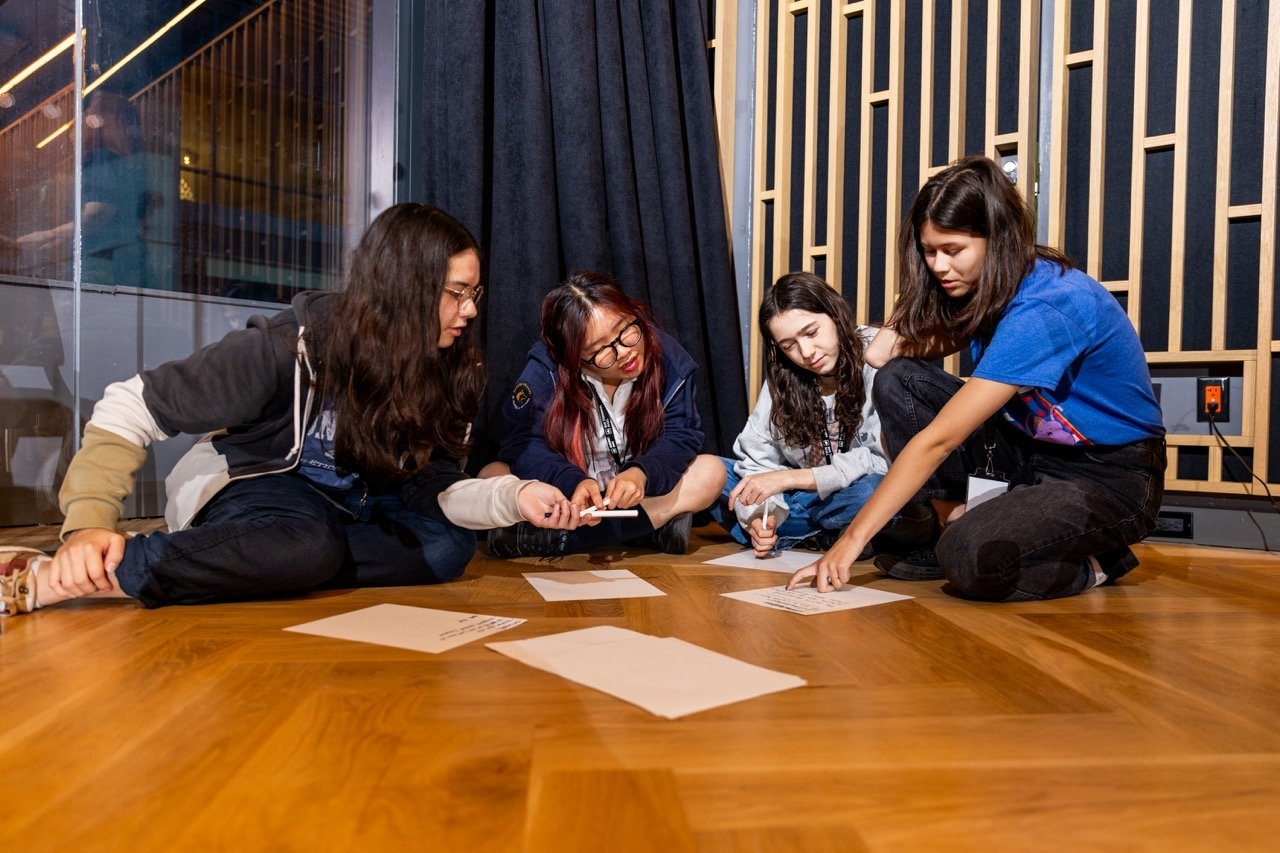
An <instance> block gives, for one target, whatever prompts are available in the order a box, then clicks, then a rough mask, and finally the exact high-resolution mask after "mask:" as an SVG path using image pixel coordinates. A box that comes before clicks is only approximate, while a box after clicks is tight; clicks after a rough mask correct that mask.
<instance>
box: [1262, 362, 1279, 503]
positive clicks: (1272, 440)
mask: <svg viewBox="0 0 1280 853" xmlns="http://www.w3.org/2000/svg"><path fill="white" fill-rule="evenodd" d="M1278 400H1280V355H1273V356H1272V357H1271V412H1272V423H1273V424H1274V414H1275V410H1276V401H1278ZM1267 460H1268V461H1267V470H1266V471H1259V472H1258V476H1259V477H1261V478H1262V479H1264V480H1266V481H1267V482H1268V483H1274V482H1276V481H1277V480H1280V429H1276V428H1275V427H1274V426H1273V427H1272V428H1271V429H1270V430H1268V432H1267Z"/></svg>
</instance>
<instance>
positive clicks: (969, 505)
mask: <svg viewBox="0 0 1280 853" xmlns="http://www.w3.org/2000/svg"><path fill="white" fill-rule="evenodd" d="M1007 491H1009V483H1008V482H1007V481H1005V480H994V479H992V478H990V477H979V476H977V475H976V474H970V475H969V497H968V499H967V500H966V501H965V502H964V508H965V511H966V512H967V511H969V510H971V509H973V508H974V507H975V506H980V505H981V504H984V503H986V502H987V501H989V500H991V499H992V498H998V497H1000V496H1001V495H1003V494H1004V493H1005V492H1007Z"/></svg>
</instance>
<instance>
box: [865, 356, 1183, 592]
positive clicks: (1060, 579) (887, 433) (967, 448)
mask: <svg viewBox="0 0 1280 853" xmlns="http://www.w3.org/2000/svg"><path fill="white" fill-rule="evenodd" d="M960 386H961V383H960V380H959V379H957V378H956V377H954V376H952V375H950V374H949V373H947V372H946V371H944V370H942V369H941V368H939V367H937V366H936V365H933V364H930V363H927V362H924V361H920V360H918V359H912V358H897V359H894V360H893V361H890V362H889V363H888V364H886V365H885V366H884V367H882V368H881V369H880V370H879V371H878V372H877V373H876V381H875V385H874V386H873V389H872V393H873V395H874V398H875V404H876V411H878V412H879V413H880V425H881V428H882V430H883V436H884V438H883V440H884V446H885V448H886V449H887V450H889V451H890V453H893V454H896V453H897V451H899V450H901V448H903V447H904V446H905V445H906V443H907V442H908V441H910V440H911V438H912V437H913V436H915V435H916V434H917V433H918V432H920V431H921V430H922V429H924V428H925V427H926V426H928V424H929V423H930V422H931V421H932V420H933V418H934V416H935V415H936V414H937V413H938V412H939V411H940V410H941V409H942V407H943V406H945V405H946V404H947V402H948V401H949V400H950V399H951V397H952V396H953V395H954V394H955V392H956V391H958V390H959V389H960ZM984 443H994V444H995V445H996V447H995V449H994V453H993V455H994V458H995V467H996V468H997V469H999V470H1001V471H1003V472H1005V473H1006V474H1007V475H1008V477H1009V482H1010V488H1009V491H1008V492H1006V493H1004V494H1002V495H1000V496H999V497H997V498H993V499H992V500H990V501H987V502H986V503H983V504H981V505H979V506H977V507H975V508H974V509H972V510H970V511H968V512H966V513H965V514H964V515H962V516H961V517H960V518H959V519H958V520H957V521H956V522H955V523H954V524H950V525H948V526H947V528H946V530H945V531H944V532H943V533H942V536H941V537H940V538H939V539H938V542H937V545H936V546H935V550H936V552H937V556H938V564H939V565H940V566H941V567H942V569H943V571H944V572H945V574H946V577H947V581H948V584H947V586H946V587H945V589H946V591H947V592H950V593H952V594H954V595H958V596H961V597H964V598H975V599H980V600H985V601H1028V600H1036V599H1045V598H1058V597H1061V596H1066V595H1075V594H1076V593H1079V592H1082V591H1084V590H1085V589H1088V588H1089V586H1090V585H1091V584H1092V582H1093V577H1094V575H1093V568H1092V564H1091V563H1090V560H1089V558H1090V557H1093V558H1095V559H1097V561H1098V563H1099V565H1100V566H1101V568H1102V569H1103V571H1105V572H1106V573H1107V577H1108V579H1110V580H1115V579H1116V578H1118V577H1120V576H1121V575H1123V574H1124V573H1126V572H1128V571H1129V570H1130V569H1132V568H1133V567H1134V566H1136V565H1137V564H1138V560H1137V558H1136V557H1135V556H1134V555H1133V552H1132V551H1130V550H1129V545H1131V544H1133V543H1134V542H1137V541H1138V540H1140V539H1142V538H1143V537H1144V536H1146V535H1147V534H1148V533H1150V532H1151V530H1152V529H1153V527H1154V526H1155V519H1156V513H1157V512H1159V510H1160V501H1161V498H1162V496H1163V495H1164V469H1165V464H1166V454H1165V446H1164V439H1162V438H1152V439H1146V440H1144V441H1136V442H1133V443H1132V444H1121V445H1114V446H1102V445H1077V446H1066V445H1059V444H1050V443H1048V442H1043V441H1036V440H1034V439H1032V438H1030V437H1028V436H1026V435H1024V434H1023V433H1021V432H1019V431H1018V430H1017V429H1015V428H1014V427H1013V426H1011V425H1009V424H1007V423H1005V422H1003V420H1002V419H1000V417H999V415H997V416H996V418H993V419H992V420H991V421H989V422H988V423H987V424H986V425H985V426H984V427H982V428H980V429H978V430H977V431H976V432H975V433H974V434H973V435H972V436H970V437H969V439H968V440H967V441H966V442H965V443H964V444H963V445H961V446H960V447H959V448H957V450H956V452H954V453H952V454H951V455H950V456H949V457H948V458H947V460H946V461H944V462H943V463H942V465H940V466H939V467H938V470H937V471H936V472H934V474H933V476H931V477H930V478H929V480H928V481H927V482H926V483H925V487H924V495H925V496H926V497H933V498H940V499H949V500H964V496H965V488H966V485H967V480H968V475H969V474H970V473H972V472H973V470H974V469H975V468H976V467H979V466H981V465H985V463H986V451H985V450H984V447H983V445H984Z"/></svg>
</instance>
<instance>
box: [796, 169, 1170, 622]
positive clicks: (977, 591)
mask: <svg viewBox="0 0 1280 853" xmlns="http://www.w3.org/2000/svg"><path fill="white" fill-rule="evenodd" d="M898 252H899V261H900V269H901V276H902V285H901V291H900V293H899V297H898V302H897V304H896V305H895V306H894V309H893V312H892V314H891V315H890V317H889V320H888V322H887V323H886V325H885V328H884V329H882V330H881V331H880V333H879V334H878V335H877V336H876V338H875V339H874V340H873V341H872V343H871V344H870V345H869V346H868V348H867V355H866V358H867V362H868V363H869V364H871V365H873V366H876V367H879V368H880V369H879V373H878V374H877V377H876V383H875V386H874V399H875V405H876V409H877V411H879V413H880V418H881V423H882V425H883V436H882V440H883V444H884V446H885V449H886V450H887V451H888V452H889V454H890V455H891V457H892V458H893V464H892V465H891V466H890V468H889V473H888V474H886V475H885V479H884V481H883V482H882V483H881V485H880V487H879V488H878V489H877V490H876V492H875V494H874V495H873V496H872V497H871V499H870V500H869V501H868V502H867V504H866V506H865V507H864V508H863V510H862V511H861V512H860V513H859V514H858V515H857V517H856V518H854V520H853V522H852V523H851V524H850V526H849V527H848V529H847V530H846V531H845V533H844V535H843V536H841V538H840V539H839V540H838V541H837V542H836V544H835V545H834V546H833V547H832V549H831V550H830V551H828V552H827V553H826V554H825V555H823V557H822V558H820V559H819V560H818V561H817V562H815V563H814V564H812V565H810V566H806V567H805V568H803V569H800V570H799V571H798V572H796V573H795V575H793V576H792V578H791V581H790V584H789V585H790V586H793V587H794V586H796V585H797V584H799V583H800V582H802V581H804V580H807V579H812V580H813V583H814V585H815V586H816V587H817V588H818V589H819V590H820V591H830V590H832V589H835V588H836V587H838V586H839V585H840V584H842V583H844V582H845V581H846V580H848V577H849V566H850V565H851V564H852V563H853V561H854V560H855V559H856V558H857V556H858V555H859V553H860V552H861V551H862V549H863V547H864V546H865V545H866V543H867V542H868V541H869V540H870V538H871V536H872V535H874V534H875V533H876V531H878V530H879V529H880V528H881V527H882V526H883V525H884V524H885V522H887V521H888V520H889V519H890V518H891V517H892V516H893V514H894V513H895V512H897V510H898V509H899V508H900V507H902V506H903V505H904V504H906V503H907V502H908V501H910V500H912V499H913V498H915V497H917V496H918V495H919V496H923V497H926V498H929V499H931V500H932V502H933V505H934V508H935V511H936V512H937V515H938V522H939V527H940V530H941V534H940V536H939V538H938V540H937V542H936V544H935V546H934V547H933V548H932V549H928V550H924V551H919V552H915V553H912V554H909V555H905V556H902V557H892V558H886V557H881V558H878V559H877V565H878V566H879V567H880V568H881V569H882V570H883V571H885V572H886V573H887V574H889V575H890V576H892V577H898V578H903V579H913V580H923V579H931V578H936V579H941V578H946V579H947V580H948V581H949V585H948V587H947V590H948V591H949V592H953V593H954V594H956V595H960V596H964V597H967V598H977V599H984V600H989V601H1020V600H1029V599H1042V598H1055V597H1059V596H1065V595H1074V594H1076V593H1079V592H1082V591H1084V590H1086V589H1089V588H1091V587H1093V586H1096V585H1099V584H1103V583H1110V582H1114V581H1115V580H1116V579H1118V578H1119V577H1120V576H1122V575H1123V574H1125V573H1126V572H1128V571H1129V570H1130V569H1132V568H1133V567H1134V566H1135V565H1137V559H1136V558H1135V557H1134V555H1133V553H1132V551H1130V550H1129V547H1128V546H1129V545H1130V544H1132V543H1134V542H1137V541H1138V540H1140V539H1142V538H1143V537H1144V536H1145V535H1146V534H1147V533H1148V532H1149V531H1150V530H1151V529H1152V527H1153V525H1154V523H1155V517H1156V513H1157V511H1158V510H1159V507H1160V499H1161V496H1162V494H1163V488H1164V469H1165V464H1166V456H1165V447H1164V427H1163V424H1162V421H1161V417H1160V407H1159V404H1158V403H1157V402H1156V399H1155V394H1154V392H1153V390H1152V387H1151V377H1150V374H1149V372H1148V370H1147V363H1146V357H1145V355H1144V353H1143V350H1142V345H1141V343H1140V342H1139V340H1138V336H1137V334H1136V333H1135V332H1134V329H1133V326H1132V324H1131V323H1130V322H1129V319H1128V317H1127V315H1126V314H1125V313H1124V311H1123V310H1122V309H1121V307H1120V305H1119V303H1118V302H1117V301H1116V299H1115V298H1114V297H1113V296H1112V295H1111V293H1109V292H1108V291H1107V290H1106V289H1105V288H1103V287H1102V285H1100V284H1099V283H1098V282H1097V281H1095V280H1093V279H1092V278H1090V277H1089V276H1087V275H1085V274H1084V273H1082V272H1080V271H1079V270H1075V269H1072V267H1071V263H1070V262H1069V261H1068V260H1067V259H1066V258H1065V257H1064V256H1063V255H1062V254H1061V253H1059V252H1057V251H1055V250H1053V249H1050V248H1047V247H1045V246H1040V245H1037V244H1036V241H1035V223H1034V219H1033V217H1032V214H1031V211H1030V210H1029V209H1028V208H1027V206H1026V204H1025V203H1024V202H1023V200H1022V198H1021V196H1019V195H1018V193H1017V191H1016V190H1015V188H1014V186H1013V184H1012V183H1010V181H1009V180H1008V179H1007V178H1006V177H1005V176H1004V174H1003V173H1002V172H1001V171H1000V168H999V167H998V166H997V165H996V164H995V163H993V162H992V161H991V160H989V159H987V158H985V157H967V158H965V159H963V160H960V161H958V162H956V163H955V164H953V165H952V166H950V167H949V168H947V169H945V170H943V171H942V172H939V173H938V174H937V175H936V176H934V177H933V178H931V179H930V180H929V181H928V182H927V183H926V184H925V185H924V187H922V188H921V190H920V193H919V195H917V196H916V200H915V202H914V203H913V204H912V206H911V210H910V212H909V213H908V214H907V216H906V218H905V219H904V222H903V226H902V233H901V235H900V238H899V246H898ZM966 346H967V347H968V348H969V351H970V354H971V356H972V358H973V362H974V370H973V375H972V377H971V378H970V379H969V380H968V381H967V382H961V381H960V380H959V379H957V378H956V377H954V376H952V375H951V374H948V373H946V372H945V371H943V370H942V369H941V368H939V367H938V366H937V365H936V364H933V363H931V362H933V361H934V360H936V359H938V358H940V357H941V356H944V355H948V354H951V353H954V352H958V351H959V350H961V349H962V348H964V347H966ZM978 472H990V473H988V474H985V475H984V477H983V479H986V480H999V479H1007V480H1008V482H1009V488H1008V491H1003V486H1002V485H997V486H996V492H997V494H996V496H995V497H990V498H989V499H987V500H985V501H984V502H981V503H979V502H978V501H977V500H975V499H974V494H973V493H972V492H970V491H969V489H970V482H969V481H970V476H971V475H973V474H975V473H978ZM979 488H980V487H979ZM966 494H968V498H969V499H968V501H966ZM966 505H968V509H967V510H966Z"/></svg>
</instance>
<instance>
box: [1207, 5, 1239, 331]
mask: <svg viewBox="0 0 1280 853" xmlns="http://www.w3.org/2000/svg"><path fill="white" fill-rule="evenodd" d="M1235 33H1236V2H1235V0H1224V2H1223V4H1222V37H1221V45H1222V60H1221V63H1220V64H1219V71H1218V128H1219V131H1218V139H1219V145H1218V158H1217V171H1216V173H1215V191H1214V200H1213V322H1212V323H1211V324H1210V325H1211V327H1212V332H1211V340H1212V346H1213V348H1214V349H1225V348H1226V345H1227V331H1226V323H1225V322H1222V320H1223V318H1225V317H1226V314H1227V245H1228V227H1229V222H1228V215H1227V214H1228V207H1229V206H1230V203H1231V122H1232V115H1231V98H1232V94H1233V93H1234V90H1235Z"/></svg>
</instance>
